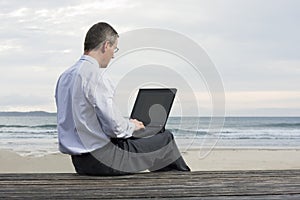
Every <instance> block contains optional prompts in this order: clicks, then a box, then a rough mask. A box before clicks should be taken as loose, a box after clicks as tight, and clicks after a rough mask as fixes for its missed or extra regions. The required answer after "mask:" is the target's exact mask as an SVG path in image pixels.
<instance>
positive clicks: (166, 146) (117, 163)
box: [72, 130, 190, 176]
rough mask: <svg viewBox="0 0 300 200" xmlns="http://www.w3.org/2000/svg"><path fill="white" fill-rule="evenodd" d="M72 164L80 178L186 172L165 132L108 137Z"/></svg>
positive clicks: (178, 154)
mask: <svg viewBox="0 0 300 200" xmlns="http://www.w3.org/2000/svg"><path fill="white" fill-rule="evenodd" d="M72 162H73V165H74V167H75V170H76V172H77V173H78V174H80V175H108V176H110V175H125V174H131V173H136V172H140V171H144V170H149V171H171V170H177V171H190V168H189V167H188V166H187V164H186V163H185V161H184V160H183V158H182V156H181V155H180V152H179V150H178V147H177V145H176V143H175V141H174V137H173V134H172V133H171V132H170V131H168V130H165V131H164V132H162V133H158V134H156V135H154V136H151V137H147V138H133V137H132V138H128V139H118V138H112V139H111V142H110V143H109V144H107V145H106V146H104V147H103V148H101V149H98V150H95V151H93V152H90V153H85V154H81V155H72Z"/></svg>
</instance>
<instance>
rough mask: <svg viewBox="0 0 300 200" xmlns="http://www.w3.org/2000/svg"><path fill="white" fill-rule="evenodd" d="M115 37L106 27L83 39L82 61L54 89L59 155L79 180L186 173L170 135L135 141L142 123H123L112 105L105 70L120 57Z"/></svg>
mask: <svg viewBox="0 0 300 200" xmlns="http://www.w3.org/2000/svg"><path fill="white" fill-rule="evenodd" d="M118 37H119V36H118V33H117V32H116V31H115V30H114V28H112V27H111V26H110V25H109V24H107V23H103V22H100V23H97V24H95V25H93V26H92V27H91V28H90V29H89V31H88V32H87V34H86V37H85V41H84V55H83V56H82V57H81V58H80V60H79V61H77V62H76V63H75V65H73V66H72V67H70V68H69V69H67V70H66V71H65V72H64V73H63V74H62V75H61V76H60V77H59V80H58V82H57V86H56V94H55V98H56V106H57V124H58V138H59V149H60V151H61V152H62V153H66V154H70V155H71V156H72V162H73V165H74V167H75V170H76V172H77V173H78V174H82V175H122V174H128V173H134V172H139V171H143V170H147V169H148V170H150V171H167V170H179V171H190V169H189V167H188V166H187V165H186V163H185V162H184V160H183V158H182V157H181V155H180V153H179V151H178V148H177V146H176V144H175V142H174V139H173V135H172V133H170V132H169V131H165V132H163V133H158V134H156V135H154V136H152V137H148V138H134V137H132V134H133V132H134V131H138V130H141V129H144V128H145V127H144V125H143V123H142V122H140V121H138V120H136V119H130V120H128V119H125V118H123V117H122V116H121V114H120V112H119V110H118V109H117V107H116V105H115V104H114V102H113V96H114V90H115V88H114V85H113V83H112V81H111V80H110V79H109V77H108V76H107V73H105V68H106V67H107V66H108V64H109V62H110V60H111V59H112V58H114V53H116V52H117V51H118V47H117V45H118Z"/></svg>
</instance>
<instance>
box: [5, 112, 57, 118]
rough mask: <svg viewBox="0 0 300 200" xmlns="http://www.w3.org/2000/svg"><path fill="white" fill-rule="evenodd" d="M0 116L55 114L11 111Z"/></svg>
mask: <svg viewBox="0 0 300 200" xmlns="http://www.w3.org/2000/svg"><path fill="white" fill-rule="evenodd" d="M0 116H6V117H7V116H15V117H16V116H37V117H42V116H56V113H50V112H45V111H29V112H18V111H12V112H0Z"/></svg>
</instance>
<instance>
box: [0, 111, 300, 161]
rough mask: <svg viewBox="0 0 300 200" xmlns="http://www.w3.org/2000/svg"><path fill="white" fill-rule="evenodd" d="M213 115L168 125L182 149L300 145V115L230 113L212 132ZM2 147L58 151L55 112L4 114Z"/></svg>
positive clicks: (174, 119) (39, 152)
mask: <svg viewBox="0 0 300 200" xmlns="http://www.w3.org/2000/svg"><path fill="white" fill-rule="evenodd" d="M210 121H211V118H209V117H170V118H169V120H168V123H167V125H166V128H167V129H169V130H171V131H172V132H173V133H174V136H175V138H176V142H177V144H178V146H179V148H180V149H181V150H183V151H184V150H187V149H189V148H202V147H210V148H274V149H278V148H280V149H282V148H299V147H300V117H226V118H225V123H224V126H223V129H221V131H216V132H210V131H209V125H210ZM0 149H5V150H12V151H15V152H17V153H18V154H20V155H22V156H28V155H30V156H43V155H47V154H52V153H57V152H58V141H57V130H56V116H55V114H51V115H48V114H42V115H35V114H34V115H32V113H28V114H22V115H19V116H16V115H11V114H9V115H5V114H3V113H2V115H1V116H0Z"/></svg>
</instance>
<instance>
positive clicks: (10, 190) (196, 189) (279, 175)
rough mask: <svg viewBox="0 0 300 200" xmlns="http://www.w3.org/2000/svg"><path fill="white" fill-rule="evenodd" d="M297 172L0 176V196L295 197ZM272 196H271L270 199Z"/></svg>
mask: <svg viewBox="0 0 300 200" xmlns="http://www.w3.org/2000/svg"><path fill="white" fill-rule="evenodd" d="M299 195H300V170H282V171H221V172H191V173H180V172H164V173H140V174H134V175H127V176H112V177H96V176H78V175H76V174H0V198H7V197H14V198H26V197H27V198H72V199H75V198H77V199H81V198H85V197H89V198H101V199H107V198H114V199H143V198H146V197H147V198H148V197H151V198H173V199H176V198H190V199H193V198H194V197H195V198H197V197H203V198H205V199H224V198H226V199H250V198H252V199H259V198H261V199H266V198H268V199H280V198H283V197H284V199H297V198H298V199H299ZM271 197H272V198H271Z"/></svg>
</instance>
